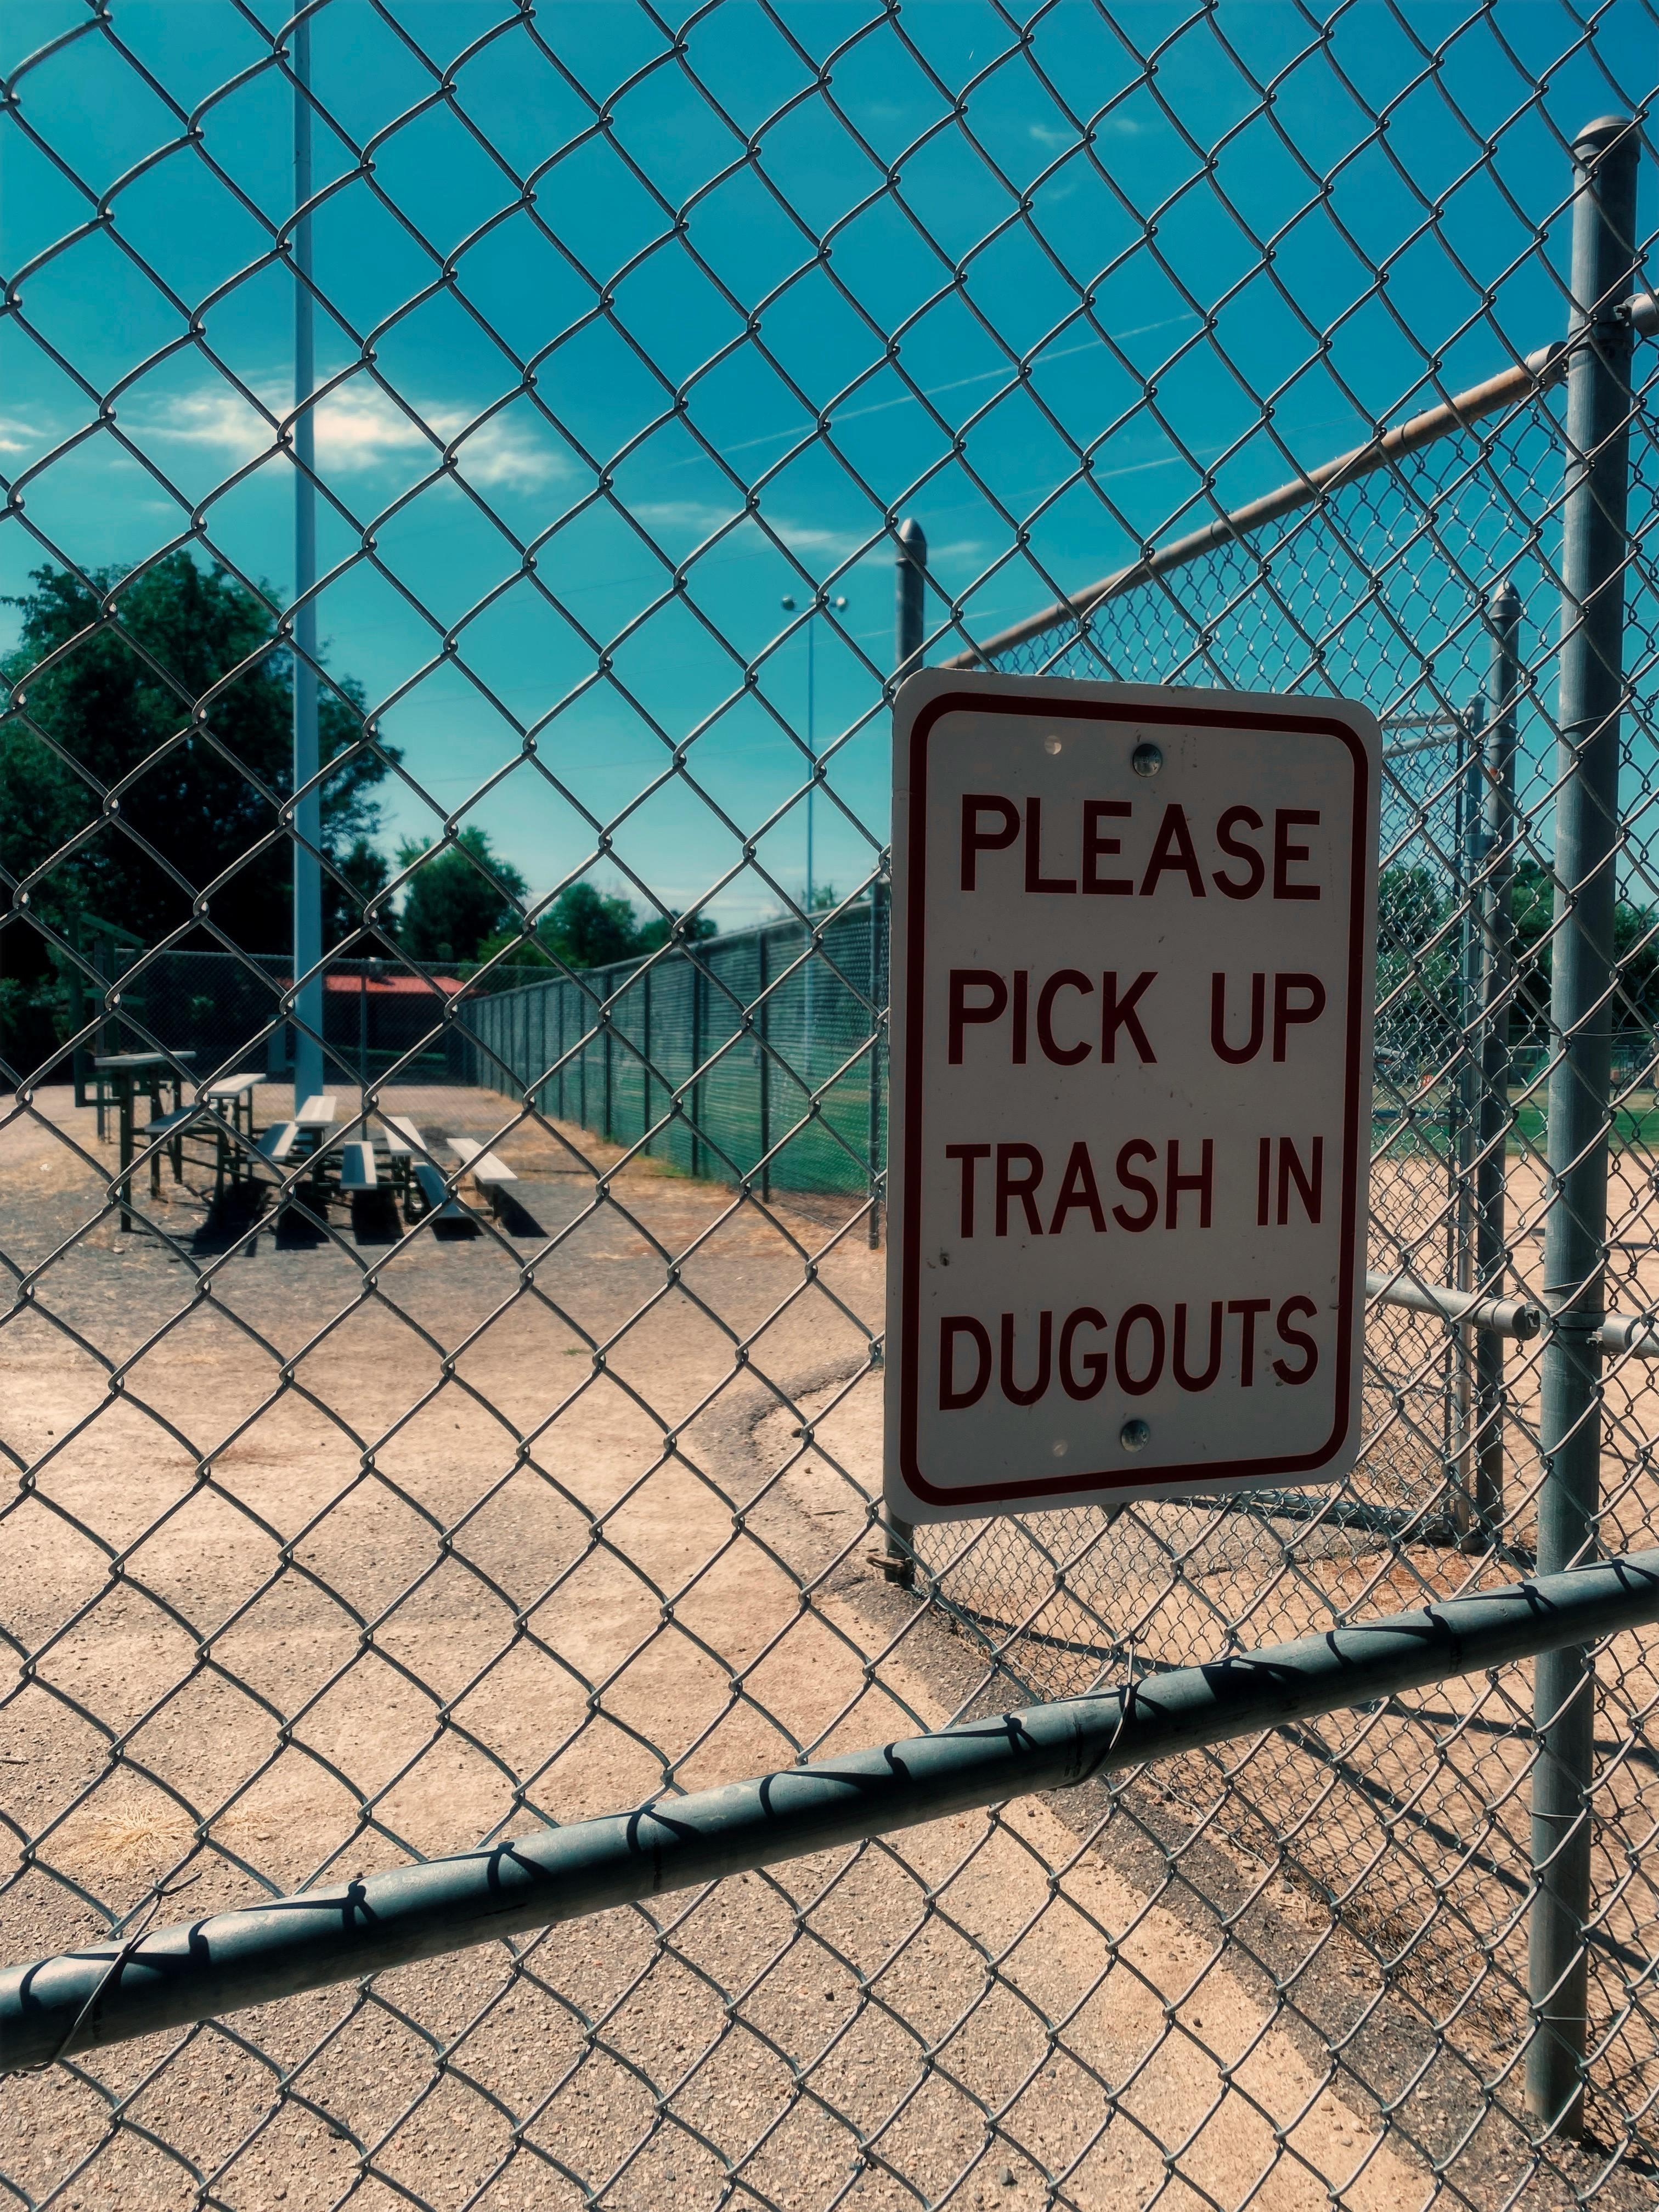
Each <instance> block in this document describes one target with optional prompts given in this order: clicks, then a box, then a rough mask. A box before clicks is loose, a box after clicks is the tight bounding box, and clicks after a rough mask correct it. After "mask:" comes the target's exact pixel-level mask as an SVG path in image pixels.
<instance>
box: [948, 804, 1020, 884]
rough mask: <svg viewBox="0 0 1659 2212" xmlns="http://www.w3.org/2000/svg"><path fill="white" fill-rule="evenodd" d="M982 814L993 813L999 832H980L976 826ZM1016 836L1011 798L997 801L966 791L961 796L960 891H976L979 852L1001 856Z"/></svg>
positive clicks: (1015, 814) (1016, 812) (1016, 813)
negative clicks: (998, 823) (961, 889)
mask: <svg viewBox="0 0 1659 2212" xmlns="http://www.w3.org/2000/svg"><path fill="white" fill-rule="evenodd" d="M981 814H994V815H995V816H996V817H997V819H998V821H999V822H1000V823H1001V825H1002V826H1001V828H1000V829H993V830H989V831H986V830H982V829H981V828H980V826H979V818H980V817H981ZM1018 835H1019V809H1018V807H1017V806H1016V805H1014V802H1013V800H1012V799H999V798H998V797H997V795H996V793H994V792H990V791H965V792H963V795H962V888H963V890H965V891H971V890H975V888H976V885H975V866H976V864H977V861H978V859H979V855H980V854H981V853H1000V852H1004V851H1006V848H1008V847H1009V846H1010V845H1012V843H1013V842H1014V840H1015V838H1016V837H1018Z"/></svg>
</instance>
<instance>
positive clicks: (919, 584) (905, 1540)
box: [870, 515, 927, 1589]
mask: <svg viewBox="0 0 1659 2212" xmlns="http://www.w3.org/2000/svg"><path fill="white" fill-rule="evenodd" d="M898 544H899V550H898V557H897V559H896V562H894V573H893V586H894V593H893V596H894V606H893V614H894V639H893V678H894V681H895V683H896V684H902V682H903V681H904V679H905V678H906V677H907V676H909V675H911V674H913V673H914V672H915V670H916V669H918V668H920V667H921V648H922V641H923V635H924V632H925V630H926V628H927V607H926V586H927V535H926V533H925V532H924V531H923V530H922V526H921V524H920V523H919V522H918V521H917V520H916V519H915V516H914V515H912V516H911V517H910V518H909V519H908V520H907V521H904V522H902V523H900V525H899V532H898ZM884 890H885V879H884V878H883V879H882V882H881V884H880V886H879V887H878V891H877V892H875V893H872V897H871V906H870V967H871V971H872V977H873V975H874V972H875V967H876V961H877V957H878V953H877V937H878V925H879V924H880V923H882V922H883V921H885V920H886V907H885V900H884V896H883V893H884ZM883 934H884V933H883ZM878 992H879V997H880V1001H881V1005H882V1008H883V1012H884V1015H885V1009H886V1005H887V970H886V965H885V963H883V966H882V969H881V980H880V984H879V986H878V987H877V986H875V985H874V984H873V982H872V992H871V995H872V998H873V997H875V996H877V995H878ZM883 1028H884V1024H883ZM882 1035H883V1030H878V1033H877V1036H876V1038H875V1040H874V1042H872V1045H871V1047H870V1094H871V1096H870V1177H871V1189H872V1205H871V1208H870V1242H871V1243H872V1245H873V1244H875V1243H878V1240H879V1237H880V1235H881V1225H880V1221H879V1218H878V1215H879V1202H878V1201H876V1200H873V1194H874V1192H875V1191H876V1190H877V1189H878V1188H879V1186H878V1183H877V1182H876V1175H877V1168H876V1151H877V1146H878V1143H879V1141H880V1125H879V1122H878V1118H877V1117H878V1113H879V1111H880V1108H879V1103H878V1099H877V1097H876V1087H877V1083H878V1073H877V1071H878V1067H879V1065H880V1060H881V1047H882ZM885 1522H886V1541H885V1542H884V1546H883V1547H882V1550H881V1551H880V1552H879V1553H876V1554H874V1555H873V1556H874V1557H875V1559H876V1561H877V1564H878V1566H879V1567H880V1569H881V1571H882V1573H883V1574H884V1576H885V1577H886V1578H887V1580H888V1581H889V1582H890V1583H900V1584H902V1586H903V1587H904V1588H905V1589H908V1588H909V1587H910V1584H911V1583H913V1582H914V1581H915V1573H916V1561H915V1541H916V1532H915V1528H912V1526H911V1525H910V1523H909V1522H908V1521H901V1520H899V1519H898V1518H897V1516H896V1515H894V1514H892V1513H886V1515H885Z"/></svg>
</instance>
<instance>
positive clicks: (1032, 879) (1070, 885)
mask: <svg viewBox="0 0 1659 2212" xmlns="http://www.w3.org/2000/svg"><path fill="white" fill-rule="evenodd" d="M1025 888H1026V890H1028V891H1074V890H1076V889H1077V878H1075V877H1074V876H1045V875H1044V874H1043V873H1042V800H1041V799H1027V800H1026V802H1025Z"/></svg>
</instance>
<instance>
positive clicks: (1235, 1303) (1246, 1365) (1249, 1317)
mask: <svg viewBox="0 0 1659 2212" xmlns="http://www.w3.org/2000/svg"><path fill="white" fill-rule="evenodd" d="M1272 1306H1273V1300H1272V1299H1271V1298H1229V1299H1228V1301H1227V1310H1228V1312H1229V1313H1230V1314H1237V1316H1238V1318H1239V1322H1240V1328H1239V1333H1238V1387H1239V1389H1241V1390H1251V1389H1255V1317H1256V1316H1257V1315H1258V1314H1264V1313H1267V1312H1268V1311H1270V1310H1271V1309H1272Z"/></svg>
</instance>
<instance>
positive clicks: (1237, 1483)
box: [886, 669, 1380, 1521]
mask: <svg viewBox="0 0 1659 2212" xmlns="http://www.w3.org/2000/svg"><path fill="white" fill-rule="evenodd" d="M1379 757H1380V755H1379V743H1378V738H1377V730H1376V723H1375V721H1374V720H1372V718H1371V716H1370V714H1368V713H1366V711H1365V710H1364V708H1358V707H1355V706H1352V705H1350V704H1348V703H1347V702H1344V701H1340V700H1330V699H1314V698H1300V697H1296V698H1290V697H1286V698H1278V697H1273V696H1257V695H1252V694H1249V693H1240V692H1220V691H1176V690H1154V689H1151V688H1148V687H1145V686H1141V685H1128V684H1073V683H1064V682H1059V681H1054V680H1044V679H1035V678H1033V679H1026V678H1012V677H998V676H990V675H983V676H981V675H973V676H964V675H957V674H955V673H952V672H951V671H946V670H941V669H930V670H927V671H923V672H922V673H921V674H920V675H917V676H915V677H914V678H911V679H910V681H909V682H908V683H907V684H905V685H904V687H903V689H902V691H901V692H900V694H899V698H898V703H897V708H896V715H895V726H894V752H893V763H894V765H893V934H892V967H893V1050H892V1068H893V1086H892V1095H891V1130H892V1135H891V1141H890V1166H891V1173H892V1179H893V1188H892V1191H891V1198H890V1212H889V1217H888V1218H889V1221H890V1225H891V1236H890V1252H889V1270H888V1345H889V1377H888V1407H887V1453H886V1460H887V1494H888V1498H889V1502H890V1507H891V1509H892V1510H893V1511H894V1512H895V1513H896V1514H897V1515H899V1516H901V1517H902V1518H904V1519H906V1520H911V1521H916V1520H949V1519H954V1518H957V1517H960V1516H971V1515H977V1514H988V1513H999V1512H1028V1511H1030V1510H1033V1509H1035V1508H1038V1507H1042V1506H1045V1505H1074V1504H1086V1503H1102V1502H1118V1501H1121V1500H1122V1499H1124V1498H1133V1497H1168V1496H1173V1495H1179V1494H1180V1493H1181V1492H1183V1491H1194V1490H1202V1491H1216V1490H1221V1489H1238V1488H1241V1487H1243V1486H1249V1485H1250V1484H1252V1483H1256V1482H1263V1481H1278V1482H1284V1481H1285V1480H1293V1481H1296V1482H1300V1483H1306V1482H1314V1481H1324V1480H1334V1479H1335V1478H1336V1477H1338V1476H1340V1475H1341V1474H1343V1473H1345V1472H1346V1469H1347V1468H1349V1467H1350V1466H1351V1465H1352V1462H1353V1458H1354V1455H1355V1452H1356V1449H1357V1443H1358V1428H1359V1419H1360V1390H1359V1370H1360V1356H1361V1349H1362V1338H1363V1311H1364V1295H1363V1270H1364V1241H1365V1240H1364V1221H1365V1193H1366V1159H1367V1145H1368V1139H1369V1137H1370V1095H1371V969H1372V960H1373V946H1374V944H1375V939H1376V818H1377V774H1378V769H1377V763H1378V760H1379Z"/></svg>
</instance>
